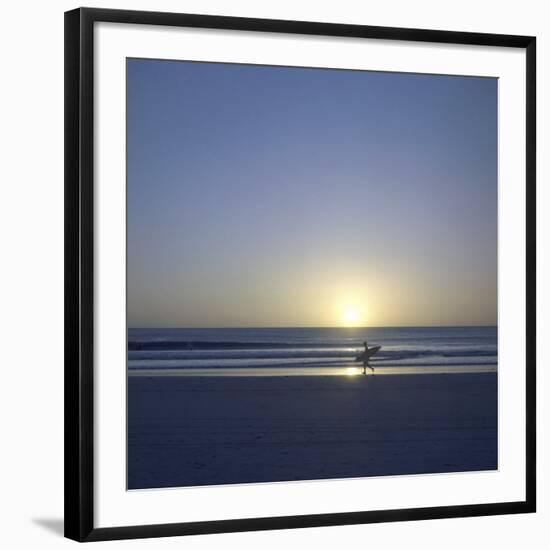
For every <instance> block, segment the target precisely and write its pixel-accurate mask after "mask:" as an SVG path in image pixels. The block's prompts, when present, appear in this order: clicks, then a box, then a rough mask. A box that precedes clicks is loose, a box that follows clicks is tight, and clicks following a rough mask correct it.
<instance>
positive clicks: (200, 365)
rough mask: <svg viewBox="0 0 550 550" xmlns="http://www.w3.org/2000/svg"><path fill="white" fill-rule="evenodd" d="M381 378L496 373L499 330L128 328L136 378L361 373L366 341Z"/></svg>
mask: <svg viewBox="0 0 550 550" xmlns="http://www.w3.org/2000/svg"><path fill="white" fill-rule="evenodd" d="M365 340H367V341H368V344H369V347H371V346H374V345H379V346H382V349H381V350H380V351H379V352H378V353H377V354H376V355H375V356H374V357H373V358H372V359H371V365H372V366H373V367H375V370H376V372H377V373H382V374H398V373H422V372H426V373H427V372H478V371H479V372H487V371H489V372H493V371H496V368H497V327H399V328H395V327H392V328H254V329H252V328H234V329H232V328H218V329H212V328H209V329H129V330H128V372H129V374H130V375H147V376H154V375H178V376H180V375H215V376H220V375H225V376H231V375H233V376H235V375H264V376H265V375H269V376H273V375H308V374H309V375H323V374H326V375H338V374H358V373H359V372H361V371H362V368H361V364H360V363H357V362H355V357H356V356H357V354H358V353H360V352H361V351H362V348H363V342H364V341H365Z"/></svg>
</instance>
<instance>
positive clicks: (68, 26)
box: [65, 8, 536, 541]
mask: <svg viewBox="0 0 550 550" xmlns="http://www.w3.org/2000/svg"><path fill="white" fill-rule="evenodd" d="M96 22H113V23H124V24H134V25H165V26H172V27H174V26H175V27H197V28H212V29H228V30H237V31H239V30H240V31H261V32H277V33H297V34H303V35H319V36H338V37H355V38H371V39H372V38H378V39H384V40H408V41H419V42H432V43H445V44H467V45H484V46H500V47H508V48H520V49H524V50H525V51H526V75H527V78H526V82H525V86H526V145H525V146H526V186H527V189H526V194H527V203H526V209H527V211H526V215H527V227H526V238H527V242H526V255H527V262H526V307H527V310H526V321H527V322H526V343H527V346H526V348H527V354H526V371H525V376H526V426H525V430H526V479H525V488H526V499H525V500H524V501H518V502H495V503H491V504H474V505H457V506H443V507H429V508H411V509H399V510H377V511H365V512H352V513H332V514H315V515H300V516H285V517H258V518H248V519H238V520H221V521H205V522H188V523H185V522H182V523H170V524H155V525H136V526H131V527H108V528H95V527H94V496H93V495H94V490H93V489H94V473H93V471H94V468H93V463H94V445H93V407H94V405H93V403H94V389H93V387H94V384H93V382H94V380H93V379H94V372H93V357H94V328H93V327H94V293H93V288H94V285H93V280H94V256H93V250H94V209H93V204H94V202H93V193H94V191H93V155H94V151H93V143H94V135H93V119H94V111H93V89H94V82H93V80H94V74H93V65H94V53H93V52H94V35H93V27H94V24H95V23H96ZM535 124H536V39H535V38H534V37H531V36H511V35H499V34H485V33H469V32H450V31H442V30H420V29H408V28H390V27H375V26H363V25H344V24H329V23H314V22H304V21H283V20H266V19H251V18H244V17H220V16H210V15H208V16H206V15H188V14H179V13H156V12H145V11H126V10H106V9H95V8H79V9H76V10H73V11H69V12H67V13H65V536H66V537H68V538H70V539H74V540H77V541H100V540H114V539H127V538H147V537H165V536H176V535H191V534H203V533H224V532H227V533H228V532H236V531H258V530H265V529H290V528H297V527H317V526H328V525H349V524H358V523H378V522H393V521H411V520H423V519H438V518H454V517H468V516H486V515H487V516H488V515H497V514H518V513H528V512H535V510H536V401H535V399H536V393H535V384H536V372H535V365H536V363H535V358H536V350H535V345H536V309H535V300H536V273H535V266H536V248H535V245H536V234H535V231H536V229H535V228H536V220H535V201H536V196H535V177H536V174H535V153H536V127H535Z"/></svg>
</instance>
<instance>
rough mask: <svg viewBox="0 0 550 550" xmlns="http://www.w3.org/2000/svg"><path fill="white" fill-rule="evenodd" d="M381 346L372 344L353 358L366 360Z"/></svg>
mask: <svg viewBox="0 0 550 550" xmlns="http://www.w3.org/2000/svg"><path fill="white" fill-rule="evenodd" d="M381 347H382V346H373V347H372V348H369V349H368V350H367V351H364V352H363V353H360V354H359V355H358V356H357V357H356V358H355V360H356V361H368V360H369V359H370V358H371V357H372V356H373V355H374V354H375V353H377V352H378V351H379V350H380V348H381Z"/></svg>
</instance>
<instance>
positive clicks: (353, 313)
mask: <svg viewBox="0 0 550 550" xmlns="http://www.w3.org/2000/svg"><path fill="white" fill-rule="evenodd" d="M342 320H343V322H344V324H345V325H347V326H358V325H359V324H360V323H361V321H362V315H361V311H360V309H359V308H358V307H357V306H348V307H346V308H345V309H344V313H343V316H342Z"/></svg>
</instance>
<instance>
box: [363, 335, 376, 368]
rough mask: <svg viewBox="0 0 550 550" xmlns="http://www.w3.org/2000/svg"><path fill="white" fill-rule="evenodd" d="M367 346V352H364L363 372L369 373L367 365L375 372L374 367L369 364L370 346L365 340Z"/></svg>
mask: <svg viewBox="0 0 550 550" xmlns="http://www.w3.org/2000/svg"><path fill="white" fill-rule="evenodd" d="M363 344H364V346H365V353H364V354H363V374H365V375H366V374H367V367H369V369H370V370H371V371H372V374H374V367H371V366H370V365H369V346H368V344H367V342H366V341H365V342H363Z"/></svg>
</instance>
